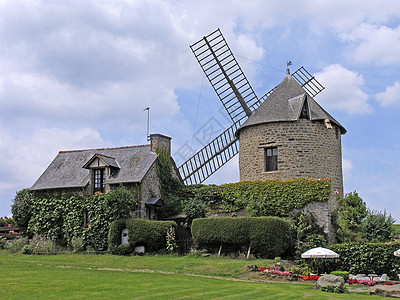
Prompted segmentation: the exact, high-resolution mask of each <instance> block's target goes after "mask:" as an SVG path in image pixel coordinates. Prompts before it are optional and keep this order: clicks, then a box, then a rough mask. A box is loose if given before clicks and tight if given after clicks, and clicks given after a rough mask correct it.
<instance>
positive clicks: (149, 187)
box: [138, 163, 161, 219]
mask: <svg viewBox="0 0 400 300" xmlns="http://www.w3.org/2000/svg"><path fill="white" fill-rule="evenodd" d="M152 197H161V190H160V180H159V178H158V176H157V169H156V163H154V164H153V165H152V166H151V167H150V169H149V171H148V172H147V174H146V175H145V176H144V178H143V180H142V183H141V191H140V204H139V207H140V211H139V213H138V217H139V218H143V219H146V218H147V215H146V213H147V212H146V201H147V200H149V199H150V198H152Z"/></svg>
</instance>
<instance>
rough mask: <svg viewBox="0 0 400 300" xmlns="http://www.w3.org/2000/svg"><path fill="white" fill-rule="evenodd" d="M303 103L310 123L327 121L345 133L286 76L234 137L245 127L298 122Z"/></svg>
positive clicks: (290, 77)
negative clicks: (305, 104) (307, 110)
mask: <svg viewBox="0 0 400 300" xmlns="http://www.w3.org/2000/svg"><path fill="white" fill-rule="evenodd" d="M305 101H307V103H308V108H309V115H310V119H311V120H312V121H318V120H321V121H323V120H326V119H329V120H330V122H332V123H334V124H336V125H337V126H339V128H340V131H341V133H342V134H344V133H346V129H345V128H344V127H343V126H342V125H341V124H340V123H339V122H338V121H336V120H335V119H334V118H333V117H332V116H331V115H330V114H329V113H328V112H327V111H325V110H324V109H323V108H322V107H321V106H320V105H319V104H318V103H317V102H316V101H315V100H314V99H313V98H312V97H311V96H309V95H308V94H306V92H305V90H304V89H303V88H302V87H301V86H300V85H299V84H298V83H297V81H296V80H295V79H294V78H293V77H292V76H290V75H287V76H286V77H285V78H284V79H283V80H282V82H281V83H280V84H279V85H278V86H277V87H276V89H275V90H274V92H273V93H272V94H271V95H270V96H269V97H268V98H267V99H266V100H265V101H264V102H263V103H262V104H261V105H260V107H259V108H257V109H256V110H255V111H254V112H253V114H252V115H251V116H250V117H249V118H248V119H247V120H246V122H244V123H243V124H242V126H241V127H240V128H239V129H238V130H237V132H236V136H239V133H240V130H241V129H243V128H244V127H247V126H252V125H257V124H263V123H271V122H285V121H296V120H298V119H299V118H300V114H301V110H302V108H303V105H304V102H305Z"/></svg>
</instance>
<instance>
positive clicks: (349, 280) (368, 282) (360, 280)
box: [347, 278, 376, 286]
mask: <svg viewBox="0 0 400 300" xmlns="http://www.w3.org/2000/svg"><path fill="white" fill-rule="evenodd" d="M347 282H348V283H349V284H364V285H369V286H373V285H375V284H376V282H375V281H373V280H365V279H358V280H357V279H356V278H350V279H348V280H347Z"/></svg>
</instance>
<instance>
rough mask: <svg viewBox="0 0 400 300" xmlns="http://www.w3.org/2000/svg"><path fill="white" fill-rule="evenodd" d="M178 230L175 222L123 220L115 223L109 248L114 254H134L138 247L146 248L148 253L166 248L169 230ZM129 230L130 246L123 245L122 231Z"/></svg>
mask: <svg viewBox="0 0 400 300" xmlns="http://www.w3.org/2000/svg"><path fill="white" fill-rule="evenodd" d="M171 227H173V228H176V223H175V222H174V221H150V220H145V219H136V218H134V219H122V220H117V221H114V222H113V223H112V224H111V226H110V231H109V234H108V247H109V250H110V251H111V253H112V254H119V255H130V254H133V252H134V249H135V247H136V246H145V248H146V252H154V251H158V250H160V249H165V247H166V234H167V231H168V229H169V228H171ZM124 228H127V229H128V244H124V245H122V244H121V231H122V229H124Z"/></svg>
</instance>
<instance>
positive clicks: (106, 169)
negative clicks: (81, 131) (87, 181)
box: [83, 153, 120, 194]
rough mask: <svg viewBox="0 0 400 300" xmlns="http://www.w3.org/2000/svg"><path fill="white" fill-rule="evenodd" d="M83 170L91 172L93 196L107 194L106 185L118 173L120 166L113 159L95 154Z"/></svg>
mask: <svg viewBox="0 0 400 300" xmlns="http://www.w3.org/2000/svg"><path fill="white" fill-rule="evenodd" d="M83 168H85V169H89V170H91V174H92V175H91V176H92V178H91V185H92V192H93V194H95V193H105V192H107V190H108V189H109V188H108V189H107V188H106V185H107V183H109V182H110V180H112V177H113V175H114V174H115V173H117V172H118V170H119V169H120V166H119V164H118V162H117V160H116V159H115V157H111V156H107V155H104V154H100V153H96V154H94V155H93V156H92V157H91V158H90V159H88V160H87V162H86V163H85V165H84V166H83Z"/></svg>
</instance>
